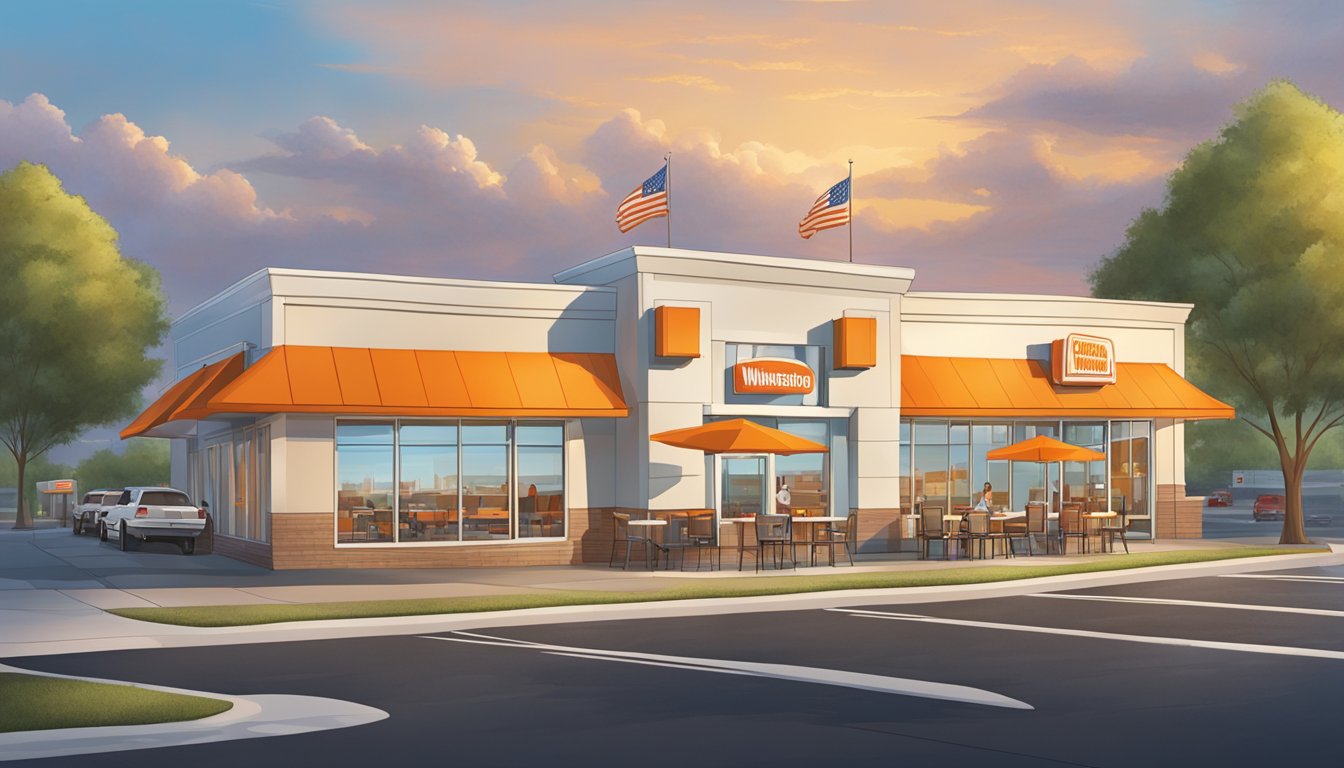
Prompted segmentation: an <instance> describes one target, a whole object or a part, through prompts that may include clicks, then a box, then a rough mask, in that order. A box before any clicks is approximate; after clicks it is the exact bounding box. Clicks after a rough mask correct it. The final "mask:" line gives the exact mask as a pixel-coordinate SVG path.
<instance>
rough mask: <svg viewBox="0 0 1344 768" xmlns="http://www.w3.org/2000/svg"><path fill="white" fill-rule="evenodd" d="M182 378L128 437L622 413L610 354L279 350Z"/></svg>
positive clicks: (132, 427)
mask: <svg viewBox="0 0 1344 768" xmlns="http://www.w3.org/2000/svg"><path fill="white" fill-rule="evenodd" d="M242 363H243V361H242V354H241V353H240V354H238V355H235V356H234V357H232V358H229V360H226V361H221V362H220V363H216V364H215V365H213V366H210V367H208V368H205V369H202V370H200V371H197V372H196V373H194V374H192V375H191V376H188V377H187V378H185V379H183V380H182V381H180V382H178V383H177V384H176V385H174V386H173V388H172V389H170V390H169V391H168V392H166V393H164V395H163V397H161V398H159V400H157V401H155V403H154V404H153V405H151V406H150V407H149V408H147V409H146V410H145V412H144V413H142V414H141V415H140V416H139V417H138V418H136V420H135V421H134V422H132V423H131V424H130V425H128V426H127V427H126V429H124V430H122V433H121V436H122V438H127V437H133V436H135V435H138V434H143V433H144V432H146V431H147V430H149V429H152V428H153V427H154V426H157V425H159V424H163V423H165V422H167V421H170V420H173V419H204V418H209V417H210V416H214V415H218V414H228V413H332V414H350V415H355V414H358V415H398V416H487V417H501V416H505V417H506V416H516V417H569V418H575V417H601V416H610V417H619V416H625V415H627V414H628V413H629V411H628V409H627V408H626V405H625V400H624V398H623V396H622V394H621V383H620V376H619V375H618V373H617V370H616V359H615V357H614V356H613V355H607V354H589V353H547V352H454V351H449V350H417V349H367V348H351V347H311V346H293V345H287V346H278V347H274V348H273V349H271V351H270V352H268V353H266V355H265V356H263V357H262V358H261V359H259V360H257V361H256V362H255V363H253V364H252V365H251V366H250V367H248V368H246V369H244V368H243V364H242Z"/></svg>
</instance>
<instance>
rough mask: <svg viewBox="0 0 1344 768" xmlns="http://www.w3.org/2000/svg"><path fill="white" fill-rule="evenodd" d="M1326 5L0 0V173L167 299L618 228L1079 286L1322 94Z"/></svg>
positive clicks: (973, 286)
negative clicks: (635, 223)
mask: <svg viewBox="0 0 1344 768" xmlns="http://www.w3.org/2000/svg"><path fill="white" fill-rule="evenodd" d="M1341 22H1344V6H1342V5H1340V4H1338V3H1332V2H1289V3H1273V4H1268V3H1258V4H1257V3H1233V2H1180V1H1178V0H1167V1H1165V2H1087V3H1078V2H1032V1H1031V0H1017V1H1014V2H988V1H985V2H955V1H953V0H946V1H942V2H784V1H780V0H769V1H767V0H746V1H743V2H732V3H722V2H699V1H698V0H692V1H685V2H675V3H673V2H663V3H655V2H637V1H632V0H627V1H626V2H620V3H614V2H524V1H520V2H495V3H489V4H486V3H479V4H468V3H441V2H440V3H430V2H377V3H374V2H363V3H361V2H339V1H336V0H332V1H329V2H285V1H284V0H267V1H266V2H132V1H129V0H128V1H126V2H65V1H62V0H41V1H38V0H28V1H25V0H13V1H12V2H7V3H4V4H3V5H0V168H8V167H10V166H12V165H13V164H15V163H17V162H18V161H20V160H31V161H35V162H42V163H46V164H47V165H49V166H50V167H51V168H52V169H53V170H54V171H55V172H56V173H57V174H58V175H59V176H60V177H61V178H62V179H64V181H65V183H66V186H67V189H69V190H70V191H73V192H76V193H79V194H82V195H84V196H86V197H87V198H88V200H89V202H90V204H91V205H92V206H93V207H94V209H95V210H97V211H98V212H100V213H101V214H103V215H104V216H106V217H107V218H108V219H109V220H110V221H111V222H112V224H113V225H114V226H115V227H116V228H117V229H118V230H119V231H120V232H121V234H122V242H123V251H124V252H125V253H126V254H127V255H130V256H134V257H136V258H140V259H143V260H145V261H147V262H149V263H150V264H152V265H153V266H155V267H156V268H158V269H159V270H160V271H161V272H162V274H163V276H164V285H165V289H166V291H167V292H168V295H169V304H170V309H171V310H172V311H174V312H180V311H183V310H185V309H187V308H189V307H191V306H192V305H194V304H195V303H197V302H199V301H201V300H203V299H205V298H207V297H208V296H210V295H211V294H213V293H214V292H215V291H217V290H218V289H219V288H221V287H222V286H224V285H226V284H228V283H231V282H233V281H235V280H237V279H239V278H241V277H243V276H245V275H246V274H248V273H250V272H252V271H253V270H255V269H257V268H260V267H263V266H287V267H310V268H323V269H349V270H359V271H384V272H395V273H406V274H420V275H441V276H455V277H474V278H487V279H510V280H548V279H549V278H550V275H551V274H552V273H554V272H556V271H558V270H560V269H562V268H564V267H566V266H570V265H573V264H575V263H578V262H580V261H583V260H586V259H589V258H593V257H596V256H599V255H602V254H604V253H608V252H611V251H614V250H617V249H620V248H623V247H625V246H628V245H631V244H662V243H663V241H664V237H665V229H664V226H663V224H662V221H661V220H657V221H655V222H652V223H649V224H645V225H644V226H642V227H640V228H637V229H636V230H634V231H633V232H630V233H628V234H625V235H622V234H621V233H620V232H619V231H618V230H617V229H616V225H615V223H614V221H613V219H614V213H615V207H616V203H617V202H618V201H619V200H620V199H621V198H622V197H624V196H625V194H626V193H628V192H629V191H630V190H631V189H632V188H634V187H635V186H636V185H637V184H639V183H640V182H641V181H643V179H644V178H645V177H647V176H648V175H650V174H652V173H653V172H654V171H656V170H657V169H658V168H659V167H660V166H661V163H662V157H663V155H664V153H665V152H667V151H669V150H670V151H671V152H672V157H673V162H672V208H673V219H672V237H673V244H674V245H677V246H684V247H690V248H704V249H714V250H725V251H734V252H748V253H762V254H775V255H784V256H797V257H805V258H817V259H844V258H845V253H846V250H845V249H846V244H847V236H846V232H845V230H844V229H835V230H829V231H826V232H822V233H820V234H818V235H817V236H816V237H814V238H812V239H810V240H806V241H804V240H802V239H801V238H799V237H798V234H797V223H798V220H799V219H800V218H801V217H802V215H803V214H804V213H805V212H806V211H807V209H808V207H809V206H810V205H811V203H812V201H813V200H815V199H816V196H817V195H818V194H820V193H821V192H822V191H823V190H824V189H825V188H826V187H827V186H829V185H830V184H832V183H834V182H835V181H838V180H839V179H840V178H842V177H843V176H844V175H845V169H846V162H845V161H846V160H847V159H850V158H852V159H853V160H854V162H855V166H854V168H855V180H854V190H855V200H856V210H857V221H856V222H855V225H854V232H853V235H854V250H855V261H862V262H868V263H883V264H897V265H903V266H911V267H914V268H915V269H916V270H917V273H916V274H917V276H916V281H915V285H914V287H915V288H916V289H919V290H976V291H1016V292H1037V293H1082V292H1085V291H1086V275H1087V272H1088V271H1089V270H1090V269H1091V268H1093V267H1094V266H1095V264H1096V263H1097V261H1098V259H1099V258H1101V257H1102V256H1104V255H1106V254H1107V253H1109V252H1111V251H1112V250H1113V249H1115V248H1116V247H1117V246H1118V245H1119V244H1120V243H1121V242H1122V241H1123V238H1124V230H1125V227H1126V226H1127V224H1128V223H1129V222H1130V220H1132V219H1133V218H1134V216H1135V215H1137V214H1138V213H1139V211H1140V210H1142V209H1143V208H1144V207H1148V206H1156V205H1160V204H1161V202H1162V190H1163V182H1164V179H1165V177H1166V175H1167V174H1168V173H1169V172H1170V171H1171V170H1172V169H1173V168H1174V167H1175V166H1176V165H1177V164H1178V163H1179V162H1180V160H1181V158H1182V157H1183V156H1184V155H1185V153H1186V152H1187V151H1189V149H1190V148H1191V147H1192V146H1194V145H1195V144H1196V143H1198V142H1200V141H1203V140H1206V139H1210V138H1213V137H1215V136H1216V135H1217V132H1218V130H1219V128H1220V127H1221V126H1222V125H1224V124H1225V123H1227V122H1228V121H1229V120H1231V119H1232V117H1233V108H1234V106H1235V105H1236V103H1237V102H1239V101H1241V100H1243V99H1245V98H1246V97H1247V96H1249V95H1250V94H1251V93H1253V92H1254V91H1255V90H1256V89H1257V88H1259V87H1261V86H1263V85H1264V84H1265V83H1267V82H1268V81H1270V80H1271V79H1273V78H1289V79H1291V80H1293V81H1294V82H1296V83H1297V84H1298V85H1299V86H1301V87H1302V88H1303V89H1304V90H1306V91H1308V92H1310V93H1313V94H1315V95H1316V96H1318V97H1320V98H1322V99H1324V100H1325V101H1326V102H1328V103H1330V104H1332V105H1334V106H1336V107H1339V106H1341V105H1344V79H1341V78H1340V77H1339V73H1340V72H1342V71H1344V23H1341Z"/></svg>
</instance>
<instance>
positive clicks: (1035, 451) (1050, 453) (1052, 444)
mask: <svg viewBox="0 0 1344 768" xmlns="http://www.w3.org/2000/svg"><path fill="white" fill-rule="evenodd" d="M985 458H987V459H989V460H991V461H1004V460H1007V461H1037V462H1047V461H1101V460H1102V459H1105V458H1106V454H1104V453H1101V452H1100V451H1094V450H1092V449H1091V448H1084V447H1083V446H1081V445H1069V444H1068V443H1064V442H1060V441H1059V440H1056V439H1054V438H1053V437H1046V436H1045V435H1037V436H1035V437H1033V438H1031V439H1030V440H1023V441H1022V442H1020V443H1013V444H1012V445H1009V446H1006V447H1004V448H995V449H994V450H992V451H990V452H989V453H987V454H985Z"/></svg>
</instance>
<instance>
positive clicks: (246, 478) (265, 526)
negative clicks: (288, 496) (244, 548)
mask: <svg viewBox="0 0 1344 768" xmlns="http://www.w3.org/2000/svg"><path fill="white" fill-rule="evenodd" d="M212 440H214V442H212V443H210V444H208V445H206V446H205V450H204V451H190V452H188V454H187V463H188V470H187V471H188V474H189V476H190V478H191V486H192V487H191V492H192V493H191V495H192V496H193V501H194V500H196V499H199V500H201V501H204V502H205V503H206V504H207V505H208V506H209V508H210V514H211V516H212V517H213V518H214V523H215V531H216V532H217V533H220V534H222V535H225V536H234V537H237V538H240V539H252V540H253V541H270V540H271V428H270V427H269V426H260V427H255V428H254V427H248V428H246V429H243V430H239V431H237V432H234V433H232V434H229V435H225V439H223V440H219V439H218V438H212Z"/></svg>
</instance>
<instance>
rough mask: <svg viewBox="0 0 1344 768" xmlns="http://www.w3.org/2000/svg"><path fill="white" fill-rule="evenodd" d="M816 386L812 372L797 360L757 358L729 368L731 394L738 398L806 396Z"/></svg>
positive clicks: (815, 377) (814, 375)
mask: <svg viewBox="0 0 1344 768" xmlns="http://www.w3.org/2000/svg"><path fill="white" fill-rule="evenodd" d="M816 386H817V375H816V373H814V372H813V371H812V369H811V368H809V367H808V366H807V365H806V364H805V363H802V362H799V361H798V360H789V359H786V358H782V357H758V358H755V359H752V360H743V361H742V362H740V363H738V364H736V365H734V366H733V391H734V392H736V393H737V394H739V395H806V394H808V393H809V392H811V391H812V390H813V389H814V388H815V387H816Z"/></svg>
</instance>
